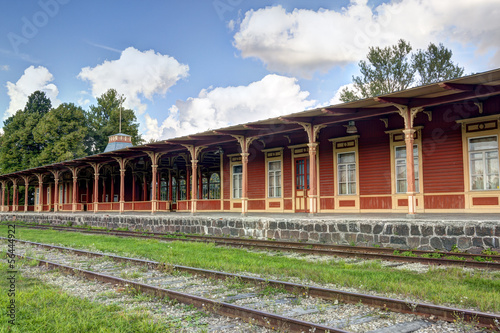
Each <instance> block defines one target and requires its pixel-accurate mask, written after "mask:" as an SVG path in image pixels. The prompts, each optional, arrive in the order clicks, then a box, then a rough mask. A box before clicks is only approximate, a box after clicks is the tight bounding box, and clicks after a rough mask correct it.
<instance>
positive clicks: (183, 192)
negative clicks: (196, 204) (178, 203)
mask: <svg viewBox="0 0 500 333" xmlns="http://www.w3.org/2000/svg"><path fill="white" fill-rule="evenodd" d="M186 199H187V193H186V180H185V179H181V180H179V200H186Z"/></svg>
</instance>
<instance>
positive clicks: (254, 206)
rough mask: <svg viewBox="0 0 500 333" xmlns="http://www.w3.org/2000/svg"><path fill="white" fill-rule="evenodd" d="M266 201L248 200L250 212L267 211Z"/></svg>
mask: <svg viewBox="0 0 500 333" xmlns="http://www.w3.org/2000/svg"><path fill="white" fill-rule="evenodd" d="M265 209H266V200H248V210H265Z"/></svg>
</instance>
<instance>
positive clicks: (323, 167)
mask: <svg viewBox="0 0 500 333" xmlns="http://www.w3.org/2000/svg"><path fill="white" fill-rule="evenodd" d="M320 133H321V134H323V133H324V134H323V135H321V136H320V137H321V140H320V143H319V177H318V179H319V181H318V183H319V195H320V196H331V195H334V191H335V190H334V189H335V188H334V183H333V182H334V176H333V147H332V144H331V142H329V141H328V139H329V137H328V135H329V131H327V129H326V128H325V129H324V130H323V132H320ZM320 208H321V202H320ZM332 208H333V207H332ZM332 208H324V209H332ZM321 209H323V208H321Z"/></svg>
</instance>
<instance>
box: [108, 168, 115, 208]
mask: <svg viewBox="0 0 500 333" xmlns="http://www.w3.org/2000/svg"><path fill="white" fill-rule="evenodd" d="M109 196H110V197H111V200H110V201H111V207H113V202H115V176H114V175H113V174H112V175H111V190H110V193H109Z"/></svg>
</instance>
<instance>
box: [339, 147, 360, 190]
mask: <svg viewBox="0 0 500 333" xmlns="http://www.w3.org/2000/svg"><path fill="white" fill-rule="evenodd" d="M337 168H338V173H339V175H338V181H339V194H356V153H354V152H350V153H341V154H340V153H339V154H337Z"/></svg>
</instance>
